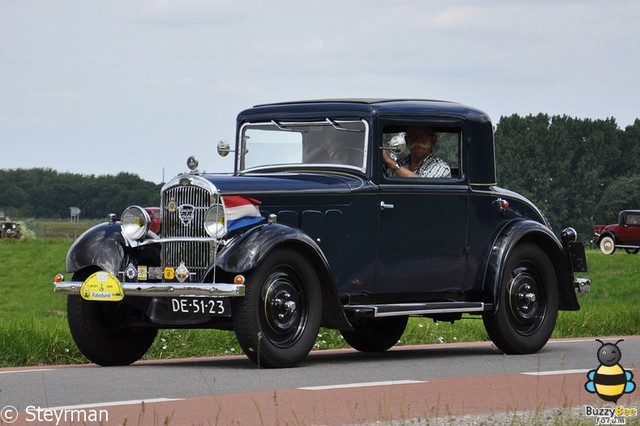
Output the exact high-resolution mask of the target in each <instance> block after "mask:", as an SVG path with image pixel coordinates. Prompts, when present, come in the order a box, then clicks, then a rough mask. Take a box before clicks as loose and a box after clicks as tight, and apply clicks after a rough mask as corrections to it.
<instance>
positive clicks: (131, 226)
mask: <svg viewBox="0 0 640 426" xmlns="http://www.w3.org/2000/svg"><path fill="white" fill-rule="evenodd" d="M120 221H121V222H122V233H124V235H126V236H127V237H129V238H131V239H132V240H140V239H142V238H144V237H145V236H146V235H147V232H148V231H149V225H150V224H151V218H150V217H149V213H147V211H146V210H145V209H143V208H142V207H139V206H131V207H127V208H126V209H125V210H124V212H122V218H121V219H120Z"/></svg>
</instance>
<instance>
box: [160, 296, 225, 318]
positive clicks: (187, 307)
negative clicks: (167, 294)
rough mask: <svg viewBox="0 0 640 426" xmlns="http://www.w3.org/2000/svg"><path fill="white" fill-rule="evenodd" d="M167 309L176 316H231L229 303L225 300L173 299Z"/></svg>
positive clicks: (207, 298) (204, 298)
mask: <svg viewBox="0 0 640 426" xmlns="http://www.w3.org/2000/svg"><path fill="white" fill-rule="evenodd" d="M169 309H170V311H171V312H173V313H176V314H190V315H192V314H196V315H198V314H199V315H211V316H218V317H228V316H231V303H230V301H229V299H227V298H210V297H175V298H171V299H170V300H169Z"/></svg>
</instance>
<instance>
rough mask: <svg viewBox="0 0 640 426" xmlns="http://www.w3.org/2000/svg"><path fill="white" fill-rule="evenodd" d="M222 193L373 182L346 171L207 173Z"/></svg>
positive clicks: (331, 188) (334, 189)
mask: <svg viewBox="0 0 640 426" xmlns="http://www.w3.org/2000/svg"><path fill="white" fill-rule="evenodd" d="M202 177H203V178H205V179H207V180H209V181H210V182H211V183H213V184H214V185H215V186H216V188H218V190H219V191H220V193H221V194H222V195H230V194H234V195H236V194H245V195H250V194H260V193H272V194H273V193H285V192H291V191H303V192H321V193H346V192H351V191H354V190H356V189H361V188H365V187H367V186H372V187H373V184H371V183H370V182H369V181H367V180H365V179H363V178H362V177H360V176H357V175H352V174H347V173H326V172H323V173H314V172H298V173H290V172H288V173H262V174H242V175H222V174H204V175H202Z"/></svg>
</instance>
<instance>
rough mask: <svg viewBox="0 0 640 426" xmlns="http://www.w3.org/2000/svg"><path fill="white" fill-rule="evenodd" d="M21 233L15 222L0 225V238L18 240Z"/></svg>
mask: <svg viewBox="0 0 640 426" xmlns="http://www.w3.org/2000/svg"><path fill="white" fill-rule="evenodd" d="M21 236H22V232H21V230H20V225H19V224H17V223H16V222H2V224H0V238H20V237H21Z"/></svg>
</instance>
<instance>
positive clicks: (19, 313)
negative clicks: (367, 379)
mask: <svg viewBox="0 0 640 426" xmlns="http://www.w3.org/2000/svg"><path fill="white" fill-rule="evenodd" d="M80 232H81V231H80ZM70 245H71V240H68V239H60V238H59V239H48V240H42V239H30V240H28V239H25V240H19V241H16V240H0V259H2V267H0V285H1V286H2V297H1V298H0V366H15V365H37V364H53V363H61V364H64V363H77V362H86V360H85V359H84V357H83V356H82V355H81V354H80V353H79V351H78V350H77V348H76V347H75V344H74V343H73V340H72V339H71V336H70V334H69V330H68V327H67V323H66V298H65V297H63V296H59V295H55V294H54V293H53V286H52V281H53V277H54V275H55V274H56V273H58V272H64V267H65V257H66V253H67V250H68V249H69V246H70ZM587 259H588V263H589V272H588V273H587V274H582V275H584V276H588V277H589V278H591V280H592V283H593V285H592V291H591V293H588V294H581V295H579V296H578V298H579V301H580V304H581V306H582V309H581V310H580V311H578V312H560V316H559V319H558V323H557V326H556V329H555V332H554V335H553V337H558V338H562V337H583V336H588V337H604V336H615V335H632V334H636V333H637V331H638V330H640V308H639V307H638V305H637V303H636V302H635V300H636V299H637V292H638V290H637V285H638V284H637V277H638V276H640V255H637V256H634V255H628V254H626V253H624V252H623V251H618V252H616V253H615V254H614V255H613V256H605V255H603V254H601V253H600V252H598V251H595V250H588V251H587ZM487 339H488V337H487V334H486V332H485V331H484V327H483V325H482V321H481V320H480V319H479V318H478V317H469V318H465V319H463V320H462V321H457V322H455V323H454V324H450V323H442V322H438V323H434V322H433V321H432V320H430V319H426V318H413V319H411V320H410V322H409V326H408V328H407V330H406V332H405V333H404V335H403V336H402V339H401V341H400V344H404V345H407V344H422V343H448V342H464V341H480V340H487ZM342 347H347V345H346V343H345V342H344V340H343V339H342V337H341V336H340V333H339V332H337V331H335V330H327V329H322V330H321V331H320V333H319V336H318V339H317V342H316V345H315V348H316V349H332V348H342ZM241 353H242V351H241V349H240V347H239V346H238V344H237V342H236V340H235V336H234V334H233V332H229V331H218V330H162V331H161V332H160V334H159V336H158V338H157V339H156V341H155V343H154V344H153V346H152V348H151V349H150V350H149V352H148V353H147V355H146V357H145V358H148V359H149V358H154V359H157V358H176V357H192V356H210V355H220V354H241Z"/></svg>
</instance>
